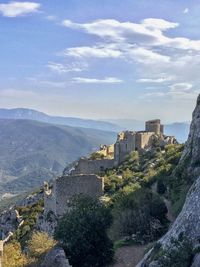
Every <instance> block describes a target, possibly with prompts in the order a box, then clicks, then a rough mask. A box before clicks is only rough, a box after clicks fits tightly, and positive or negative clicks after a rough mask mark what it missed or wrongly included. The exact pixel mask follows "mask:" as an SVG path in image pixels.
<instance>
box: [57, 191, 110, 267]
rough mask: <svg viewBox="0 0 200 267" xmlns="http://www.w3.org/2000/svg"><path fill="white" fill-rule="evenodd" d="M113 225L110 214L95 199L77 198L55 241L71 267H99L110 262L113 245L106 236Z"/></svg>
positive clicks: (60, 226)
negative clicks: (59, 245) (63, 250)
mask: <svg viewBox="0 0 200 267" xmlns="http://www.w3.org/2000/svg"><path fill="white" fill-rule="evenodd" d="M111 223H112V216H111V213H110V210H109V209H108V208H107V207H105V206H104V205H103V204H102V203H101V202H100V201H98V200H97V199H93V198H91V197H89V196H85V195H79V196H76V197H75V198H73V199H72V201H71V204H70V209H69V211H68V212H67V213H66V214H65V215H64V216H63V217H62V219H61V220H60V221H59V223H58V227H57V228H56V231H55V238H56V239H57V240H58V241H60V243H61V245H62V246H63V248H64V249H65V251H66V254H67V255H69V261H70V264H72V265H73V266H74V267H102V266H106V265H107V264H109V263H110V262H111V261H112V259H113V254H114V252H113V244H112V242H111V241H110V239H109V238H108V236H107V230H108V228H109V227H110V225H111Z"/></svg>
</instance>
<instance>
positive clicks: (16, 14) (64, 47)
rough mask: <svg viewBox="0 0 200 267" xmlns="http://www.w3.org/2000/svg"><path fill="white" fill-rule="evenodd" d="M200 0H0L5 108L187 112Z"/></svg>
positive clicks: (95, 114)
mask: <svg viewBox="0 0 200 267" xmlns="http://www.w3.org/2000/svg"><path fill="white" fill-rule="evenodd" d="M199 13H200V1H199V0H190V1H186V0H180V1H174V0H160V1H158V0H140V1H138V0H123V1H121V0H101V1H99V0H84V1H83V0H67V1H66V0H59V1H58V0H57V1H56V0H38V1H6V0H0V108H17V107H24V108H32V109H36V110H39V111H43V112H46V113H48V114H50V115H61V116H73V117H82V118H92V119H111V118H112V119H138V120H147V119H153V118H160V119H161V120H162V121H163V122H165V123H167V122H175V121H189V120H191V115H192V111H193V109H194V106H195V102H196V98H197V95H198V94H199V93H200V31H199V28H200V16H199Z"/></svg>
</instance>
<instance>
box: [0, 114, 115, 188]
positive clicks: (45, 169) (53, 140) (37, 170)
mask: <svg viewBox="0 0 200 267" xmlns="http://www.w3.org/2000/svg"><path fill="white" fill-rule="evenodd" d="M115 139H116V133H114V132H105V131H100V130H94V129H86V128H74V127H69V126H58V125H52V124H46V123H41V122H36V121H31V120H8V119H7V120H2V119H1V120H0V151H1V153H0V192H1V193H5V192H12V193H21V192H24V191H27V190H29V189H33V188H34V187H37V186H39V185H41V184H42V182H43V181H44V180H48V179H50V178H52V177H53V176H55V175H58V174H60V173H61V172H62V170H63V169H64V167H65V166H66V165H67V164H68V163H70V162H72V161H74V160H76V159H77V158H79V157H80V156H83V155H87V154H88V153H90V152H91V151H93V150H95V149H96V148H97V147H98V146H99V144H101V143H103V144H104V143H106V144H110V143H113V141H114V140H115ZM13 181H14V182H13Z"/></svg>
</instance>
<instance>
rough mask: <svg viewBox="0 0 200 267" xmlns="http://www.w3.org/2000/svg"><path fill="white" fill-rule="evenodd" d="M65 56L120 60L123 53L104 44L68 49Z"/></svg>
mask: <svg viewBox="0 0 200 267" xmlns="http://www.w3.org/2000/svg"><path fill="white" fill-rule="evenodd" d="M64 55H65V56H73V57H96V58H118V57H121V55H122V52H121V51H120V50H118V49H115V48H114V47H113V46H112V45H106V44H102V45H98V46H80V47H72V48H67V49H66V50H65V51H64Z"/></svg>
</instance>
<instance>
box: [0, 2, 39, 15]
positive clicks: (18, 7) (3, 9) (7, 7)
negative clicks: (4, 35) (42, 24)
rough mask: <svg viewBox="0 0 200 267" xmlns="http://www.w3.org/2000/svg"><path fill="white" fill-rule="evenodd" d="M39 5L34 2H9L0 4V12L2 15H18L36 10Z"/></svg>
mask: <svg viewBox="0 0 200 267" xmlns="http://www.w3.org/2000/svg"><path fill="white" fill-rule="evenodd" d="M40 6H41V5H40V4H39V3H35V2H15V1H13V2H9V3H7V4H0V13H1V14H2V15H3V16H4V17H11V18H13V17H18V16H23V15H27V14H30V13H34V12H37V11H38V9H39V7H40Z"/></svg>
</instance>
